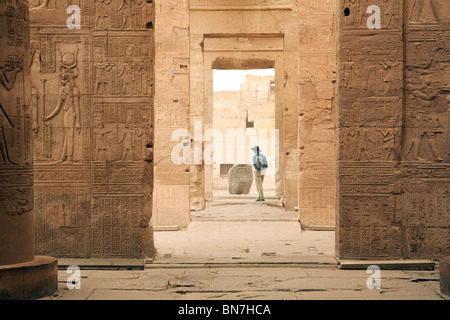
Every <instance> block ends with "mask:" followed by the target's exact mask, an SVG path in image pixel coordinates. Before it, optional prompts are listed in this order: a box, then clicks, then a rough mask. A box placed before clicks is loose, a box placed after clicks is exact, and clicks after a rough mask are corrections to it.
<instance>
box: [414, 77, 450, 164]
mask: <svg viewBox="0 0 450 320" xmlns="http://www.w3.org/2000/svg"><path fill="white" fill-rule="evenodd" d="M421 84H422V87H420V88H419V89H418V90H415V91H413V95H414V98H415V101H416V111H417V117H416V120H417V129H416V134H415V137H414V139H413V141H412V143H411V147H410V150H412V152H413V156H414V159H415V160H417V161H424V159H423V158H422V157H420V155H419V153H420V147H421V144H422V140H423V139H424V138H426V139H427V142H428V146H429V147H430V150H431V153H432V155H433V158H434V160H435V161H436V162H441V161H443V159H442V158H441V157H440V156H439V154H438V150H437V147H436V134H439V133H443V132H444V131H443V128H442V126H441V124H440V121H439V118H438V117H437V115H435V114H434V112H433V110H432V107H433V106H432V102H433V100H434V99H435V98H436V97H437V95H436V93H434V92H433V89H432V88H430V86H431V78H430V75H424V76H422V80H421Z"/></svg>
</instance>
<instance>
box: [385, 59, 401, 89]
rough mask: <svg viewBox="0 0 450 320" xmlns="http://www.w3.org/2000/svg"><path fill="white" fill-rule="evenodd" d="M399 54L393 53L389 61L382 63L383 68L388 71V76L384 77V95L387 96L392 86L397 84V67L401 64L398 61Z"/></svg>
mask: <svg viewBox="0 0 450 320" xmlns="http://www.w3.org/2000/svg"><path fill="white" fill-rule="evenodd" d="M396 56H397V52H396V51H392V52H391V54H390V55H389V60H388V61H386V62H384V61H382V62H380V64H381V65H382V66H383V68H384V70H385V71H386V76H385V77H384V80H383V81H384V94H387V93H388V92H389V91H390V90H391V86H392V84H393V83H394V82H395V80H396V77H395V67H397V66H398V65H399V64H400V62H398V61H397V59H396Z"/></svg>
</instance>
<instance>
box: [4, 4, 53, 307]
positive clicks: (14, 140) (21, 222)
mask: <svg viewBox="0 0 450 320" xmlns="http://www.w3.org/2000/svg"><path fill="white" fill-rule="evenodd" d="M29 39H30V37H29V15H28V1H22V0H17V1H15V2H9V3H8V4H2V5H1V7H0V47H1V48H2V50H1V51H0V186H1V187H0V299H29V298H35V297H40V296H43V295H48V294H51V293H53V292H54V291H56V289H57V265H56V260H55V259H53V258H47V257H36V256H35V246H34V216H33V203H34V201H33V155H32V144H31V132H32V131H31V126H32V123H31V117H30V113H31V112H32V106H31V103H30V102H31V87H30V40H29Z"/></svg>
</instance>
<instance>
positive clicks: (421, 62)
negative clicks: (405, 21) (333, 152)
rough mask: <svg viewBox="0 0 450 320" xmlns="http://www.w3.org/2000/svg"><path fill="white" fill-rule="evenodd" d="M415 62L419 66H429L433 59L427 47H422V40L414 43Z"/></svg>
mask: <svg viewBox="0 0 450 320" xmlns="http://www.w3.org/2000/svg"><path fill="white" fill-rule="evenodd" d="M414 47H415V48H414V55H413V63H414V66H416V67H418V68H429V67H430V66H431V63H432V60H431V57H430V55H429V54H428V52H427V51H426V49H424V48H423V47H422V44H421V43H420V42H416V43H415V44H414Z"/></svg>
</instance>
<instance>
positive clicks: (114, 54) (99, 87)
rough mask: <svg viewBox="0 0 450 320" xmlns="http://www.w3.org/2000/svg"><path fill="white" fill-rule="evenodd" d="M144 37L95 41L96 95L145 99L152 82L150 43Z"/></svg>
mask: <svg viewBox="0 0 450 320" xmlns="http://www.w3.org/2000/svg"><path fill="white" fill-rule="evenodd" d="M144 39H145V37H142V36H140V35H138V34H136V35H135V36H134V37H131V38H130V37H127V38H122V37H108V39H106V38H103V37H97V38H95V39H94V41H95V42H94V53H95V54H94V56H95V57H96V58H95V59H96V61H95V64H94V68H95V71H94V72H95V92H96V94H98V95H111V96H119V95H120V96H124V95H127V96H148V95H149V94H150V89H151V83H152V81H153V79H152V76H151V61H150V55H151V51H150V47H149V43H148V42H146V41H144Z"/></svg>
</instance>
